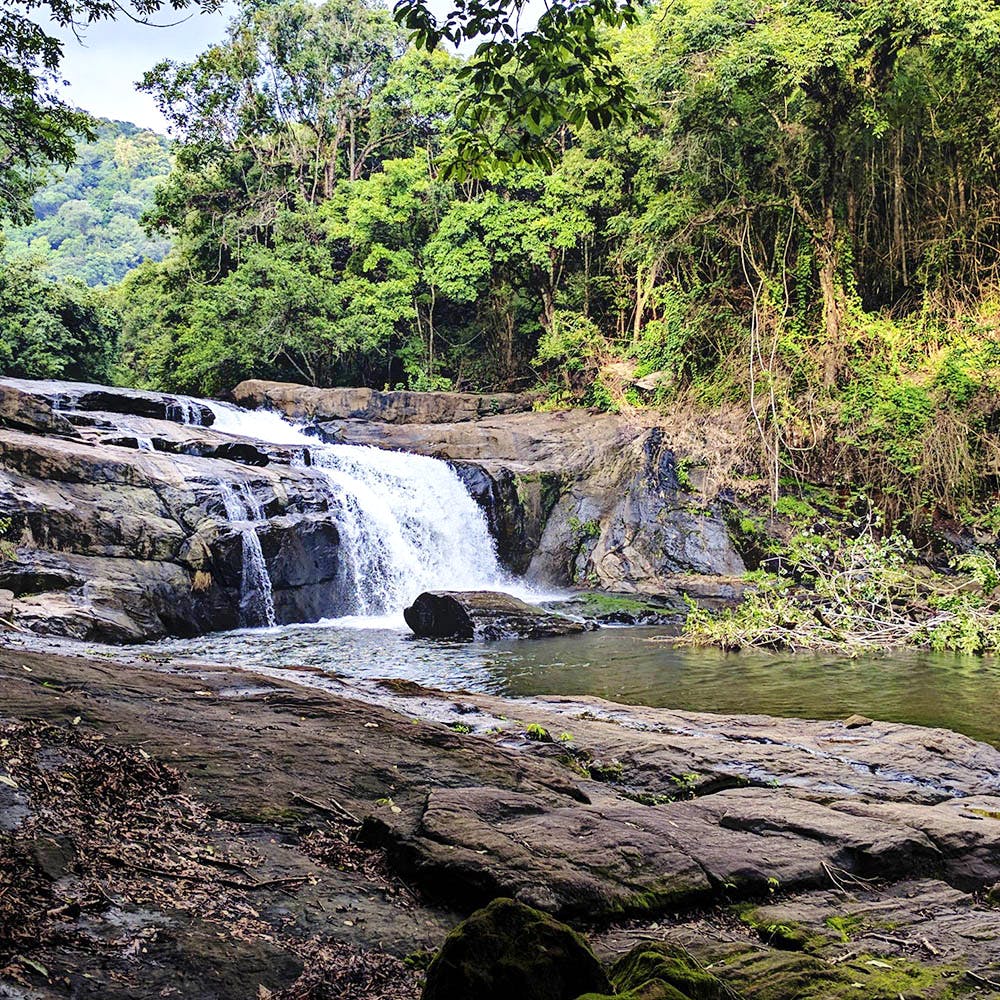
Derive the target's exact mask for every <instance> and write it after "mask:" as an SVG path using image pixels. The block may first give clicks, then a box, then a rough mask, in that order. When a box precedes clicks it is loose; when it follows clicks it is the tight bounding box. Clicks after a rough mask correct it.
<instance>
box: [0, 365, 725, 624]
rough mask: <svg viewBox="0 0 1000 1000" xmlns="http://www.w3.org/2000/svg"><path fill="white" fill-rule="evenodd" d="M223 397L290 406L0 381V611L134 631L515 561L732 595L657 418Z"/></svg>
mask: <svg viewBox="0 0 1000 1000" xmlns="http://www.w3.org/2000/svg"><path fill="white" fill-rule="evenodd" d="M235 397H236V399H237V400H238V401H239V402H240V403H243V404H250V405H253V406H261V405H265V406H267V407H272V408H276V409H278V410H280V411H281V414H284V415H285V416H287V417H288V418H290V419H291V420H303V419H305V420H308V421H311V423H310V424H309V425H308V426H305V425H301V426H300V425H293V424H292V423H290V422H289V420H286V419H283V418H282V416H281V415H279V413H278V412H274V410H273V409H271V410H260V411H257V412H246V411H243V410H240V409H238V408H236V407H234V406H232V405H231V404H224V403H215V402H210V401H203V400H193V399H188V398H185V397H179V396H172V395H169V394H162V393H150V392H140V391H136V390H129V389H114V388H109V387H104V386H88V385H83V384H76V383H61V382H29V381H18V380H12V379H4V380H0V516H2V517H3V519H4V522H5V524H6V527H5V530H4V533H3V537H4V541H5V544H6V545H7V546H8V547H10V546H13V548H14V549H15V558H5V559H4V561H3V567H2V569H0V618H4V619H5V620H7V621H8V622H10V623H12V624H13V625H14V626H16V627H18V628H21V629H26V630H28V631H33V632H38V633H45V634H50V635H64V636H70V637H75V638H86V639H104V640H110V641H113V642H134V641H141V640H144V639H149V638H154V637H158V636H162V635H165V634H172V635H180V636H184V635H193V634H198V633H202V632H206V631H211V630H219V629H229V628H235V627H238V626H254V625H269V624H275V623H276V624H287V623H291V622H311V621H316V620H318V619H320V618H330V617H338V616H341V615H352V614H353V615H369V616H371V615H376V616H377V615H386V614H396V615H398V614H400V613H401V612H402V610H403V608H404V607H406V606H407V605H408V604H410V603H411V602H412V600H413V598H414V597H416V596H417V594H419V593H420V592H421V591H424V590H504V591H510V590H512V589H513V590H515V592H516V590H517V587H518V584H517V582H516V581H515V580H514V579H512V574H517V575H520V574H524V575H525V576H526V579H527V581H528V583H529V584H534V585H535V586H540V587H548V588H551V587H560V586H569V585H586V586H588V587H598V588H603V589H609V590H614V591H619V592H639V593H647V594H656V595H664V594H665V595H674V596H676V594H677V592H678V588H683V589H687V590H694V592H695V593H696V594H698V595H699V596H702V597H705V598H706V599H708V600H713V599H720V600H728V599H731V598H732V597H733V596H735V594H736V593H737V592H738V583H736V582H734V581H733V580H732V579H730V578H731V577H732V576H734V575H738V574H740V573H741V572H742V570H743V563H742V561H741V559H740V556H739V554H738V553H737V551H736V549H735V548H734V546H733V543H732V541H731V540H730V538H729V535H728V532H727V530H726V526H725V523H724V519H723V513H722V509H721V508H720V507H719V504H718V501H714V500H713V501H709V500H706V499H705V498H701V497H698V496H696V495H693V494H689V493H687V492H685V490H684V489H682V487H681V484H680V480H679V477H678V473H677V467H676V462H675V459H674V455H673V454H672V453H671V452H670V451H669V449H667V448H665V447H664V445H663V439H662V434H661V433H660V432H659V431H658V430H657V428H656V427H652V426H648V425H646V424H643V423H641V422H638V421H637V420H634V419H631V418H625V417H619V416H614V415H607V414H595V413H590V412H583V411H570V412H565V413H534V412H529V411H528V410H527V409H526V408H527V407H528V406H530V404H531V399H530V397H524V396H516V395H504V396H487V397H478V396H470V395H468V394H461V393H375V392H373V391H372V390H346V389H345V390H307V389H304V388H302V387H296V386H280V385H274V384H271V383H244V384H242V385H241V386H239V387H237V390H236V392H235ZM484 414H486V415H484ZM359 445H366V446H370V447H358V446H359ZM442 460H443V461H442ZM690 574H695V575H694V576H691V575H690ZM268 589H269V590H270V593H269V594H268V593H266V591H267V590H268Z"/></svg>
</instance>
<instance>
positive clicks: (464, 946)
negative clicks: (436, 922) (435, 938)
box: [424, 899, 612, 1000]
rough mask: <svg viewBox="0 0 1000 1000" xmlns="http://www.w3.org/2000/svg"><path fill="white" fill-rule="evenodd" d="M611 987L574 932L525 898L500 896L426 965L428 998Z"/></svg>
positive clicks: (525, 997)
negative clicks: (427, 966)
mask: <svg viewBox="0 0 1000 1000" xmlns="http://www.w3.org/2000/svg"><path fill="white" fill-rule="evenodd" d="M611 991H612V987H611V983H610V982H609V980H608V977H607V975H606V974H605V972H604V970H603V969H602V968H601V965H600V963H599V962H598V961H597V959H596V958H595V957H594V953H593V952H592V951H591V950H590V947H589V946H588V945H587V943H586V941H584V940H583V938H582V937H580V936H579V935H578V934H577V933H576V932H575V931H573V930H572V929H571V928H569V927H567V926H566V925H565V924H563V923H560V922H559V921H558V920H556V919H555V918H554V917H551V916H549V915H548V914H547V913H542V912H541V911H539V910H535V909H532V908H531V907H530V906H525V905H524V904H523V903H518V902H516V901H515V900H513V899H495V900H494V901H493V902H492V903H490V904H489V906H487V907H485V908H484V909H482V910H477V911H476V912H475V913H473V914H472V916H471V917H469V918H468V920H464V921H463V922H462V923H460V924H459V925H458V926H457V927H456V928H455V929H454V930H453V931H452V932H451V933H450V934H449V935H448V937H447V938H446V939H445V942H444V944H443V945H442V947H441V950H440V952H438V955H437V957H436V958H435V959H434V961H433V962H432V963H431V965H430V968H429V969H428V970H427V982H426V984H425V986H424V1000H466V998H468V1000H472V998H475V1000H512V998H516V1000H575V998H576V997H578V996H580V995H581V994H584V993H611Z"/></svg>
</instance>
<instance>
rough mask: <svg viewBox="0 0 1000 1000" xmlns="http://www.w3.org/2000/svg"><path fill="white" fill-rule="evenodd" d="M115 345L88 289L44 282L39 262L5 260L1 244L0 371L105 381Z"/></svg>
mask: <svg viewBox="0 0 1000 1000" xmlns="http://www.w3.org/2000/svg"><path fill="white" fill-rule="evenodd" d="M116 346H117V345H116V343H115V335H114V330H113V326H112V325H111V324H110V323H109V322H108V321H107V318H106V316H105V315H104V312H103V310H102V308H101V306H100V304H99V303H98V301H97V299H96V298H95V297H94V295H93V293H92V292H90V290H89V289H87V288H86V287H85V286H83V285H82V284H80V283H79V282H77V283H65V284H62V285H57V284H54V283H53V282H51V281H48V280H46V279H45V277H44V276H43V275H42V274H41V273H40V267H39V262H38V261H32V260H25V259H21V258H10V257H9V256H8V254H7V253H6V250H5V249H4V248H3V244H2V243H0V373H2V374H4V375H13V376H16V377H20V378H69V379H77V380H83V381H88V380H93V381H102V380H105V381H106V380H107V379H108V376H109V371H110V367H111V364H112V361H113V358H114V353H115V348H116Z"/></svg>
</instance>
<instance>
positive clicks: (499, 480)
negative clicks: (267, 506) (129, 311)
mask: <svg viewBox="0 0 1000 1000" xmlns="http://www.w3.org/2000/svg"><path fill="white" fill-rule="evenodd" d="M233 395H234V397H235V398H236V399H237V400H238V401H239V403H240V404H241V405H243V406H247V407H267V408H273V409H277V410H279V411H280V412H282V413H285V414H286V415H287V416H289V417H292V418H302V417H308V418H309V419H310V420H312V421H313V422H315V424H316V425H317V427H318V428H319V429H320V430H321V431H322V433H323V434H324V436H325V437H326V438H327V439H328V440H331V441H338V442H344V443H349V444H366V445H373V446H375V447H378V448H391V449H399V450H403V451H411V452H416V453H418V454H422V455H431V456H433V457H435V458H443V459H446V460H448V461H450V462H452V463H453V464H454V465H455V467H456V468H457V469H458V471H459V474H460V475H461V476H462V477H463V479H464V480H465V482H466V484H467V486H468V487H469V489H470V491H471V492H472V493H473V495H474V496H475V497H476V498H477V499H478V500H479V501H480V503H481V504H482V505H483V506H484V507H485V508H486V510H487V514H488V516H489V518H490V521H491V526H492V527H493V529H494V534H495V536H496V538H497V540H498V544H499V549H500V554H501V556H502V557H503V558H504V559H505V561H506V562H507V563H508V565H510V566H511V567H512V568H513V569H514V570H515V571H517V572H519V573H526V574H527V575H528V577H529V578H531V579H533V580H539V581H544V582H546V583H555V584H561V585H573V584H577V585H585V586H588V587H600V588H606V589H608V590H615V591H622V592H640V593H648V594H657V593H663V592H669V591H673V590H674V589H676V587H677V586H678V584H679V583H681V584H683V581H682V580H678V577H679V576H684V575H689V574H697V575H705V576H710V577H735V576H739V575H740V574H742V573H743V571H744V568H745V567H744V565H743V560H742V559H741V558H740V555H739V553H738V552H737V550H736V548H735V547H734V545H733V543H732V540H731V539H730V537H729V533H728V531H727V530H726V525H725V521H724V517H723V514H724V507H723V505H722V504H721V503H720V502H719V500H718V498H716V497H708V496H704V495H702V494H701V493H700V492H699V491H698V489H697V488H695V486H693V485H692V484H691V483H690V482H689V481H688V477H687V476H686V475H685V474H684V472H683V470H682V469H681V468H679V466H678V459H677V456H675V455H674V453H673V452H672V451H671V450H670V449H669V448H668V447H667V446H666V444H665V442H664V435H663V433H662V431H661V430H660V429H659V428H658V427H657V426H656V424H655V418H654V417H653V416H650V415H642V416H631V417H626V416H621V415H618V414H610V413H599V412H595V411H589V410H567V411H563V412H557V413H536V412H528V411H526V405H527V404H526V399H527V398H529V397H523V396H521V397H510V396H503V397H491V396H483V397H475V398H477V399H479V400H480V401H481V402H480V404H479V405H478V406H477V407H472V406H471V405H470V404H469V403H468V401H467V396H466V395H465V394H461V393H424V394H420V393H377V392H372V390H370V389H322V390H320V389H308V388H305V387H302V386H298V387H296V386H290V385H287V384H284V383H277V382H261V381H253V382H243V383H241V384H240V385H238V386H237V387H236V389H235V390H234V393H233ZM396 397H406V401H405V406H404V405H403V401H402V400H399V399H397V398H396ZM473 411H475V412H476V413H479V414H483V412H484V411H485V415H480V416H479V417H478V418H472V417H470V416H469V414H470V413H472V412H473ZM369 412H373V413H382V414H389V416H386V417H383V418H382V419H380V420H371V419H360V418H359V416H358V415H359V414H362V413H369ZM404 414H405V415H404ZM710 589H711V588H710Z"/></svg>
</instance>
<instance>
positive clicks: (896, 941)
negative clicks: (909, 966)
mask: <svg viewBox="0 0 1000 1000" xmlns="http://www.w3.org/2000/svg"><path fill="white" fill-rule="evenodd" d="M866 937H873V938H875V940H876V941H886V942H888V943H889V944H898V945H901V946H902V947H904V948H909V947H910V945H912V944H913V942H912V941H907V939H906V938H900V937H891V936H890V935H888V934H868V935H866ZM934 954H935V955H936V954H937V952H934Z"/></svg>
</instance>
